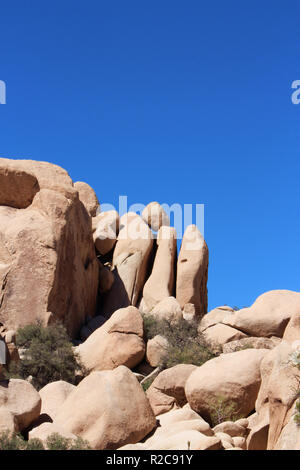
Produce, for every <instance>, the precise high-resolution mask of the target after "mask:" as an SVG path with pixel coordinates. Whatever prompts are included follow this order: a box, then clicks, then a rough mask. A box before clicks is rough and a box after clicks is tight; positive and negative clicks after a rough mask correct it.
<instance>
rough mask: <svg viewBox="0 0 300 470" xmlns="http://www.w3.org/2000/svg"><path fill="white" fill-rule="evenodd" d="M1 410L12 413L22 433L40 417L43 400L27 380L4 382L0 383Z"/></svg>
mask: <svg viewBox="0 0 300 470" xmlns="http://www.w3.org/2000/svg"><path fill="white" fill-rule="evenodd" d="M0 408H2V409H4V410H7V411H9V412H10V413H12V415H13V416H14V417H15V420H16V425H17V427H18V429H19V430H20V431H22V430H23V429H26V428H27V427H28V426H29V425H30V424H31V423H33V422H34V421H35V420H36V419H37V418H38V417H39V415H40V410H41V398H40V396H39V394H38V392H37V391H36V390H35V389H34V388H33V386H32V385H31V384H30V383H28V382H27V381H26V380H20V379H10V380H4V381H2V382H0Z"/></svg>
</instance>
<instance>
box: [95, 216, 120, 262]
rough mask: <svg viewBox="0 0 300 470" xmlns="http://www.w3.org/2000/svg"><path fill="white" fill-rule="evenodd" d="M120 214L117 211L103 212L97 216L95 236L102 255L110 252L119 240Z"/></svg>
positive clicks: (98, 249) (96, 244)
mask: <svg viewBox="0 0 300 470" xmlns="http://www.w3.org/2000/svg"><path fill="white" fill-rule="evenodd" d="M119 223H120V219H119V214H118V212H117V211H107V212H102V213H101V214H99V215H98V216H97V222H96V230H95V231H94V234H93V238H94V243H95V246H96V248H97V251H98V252H99V253H100V255H106V254H107V253H109V252H110V251H111V250H112V249H113V247H114V246H115V244H116V242H117V236H118V232H119Z"/></svg>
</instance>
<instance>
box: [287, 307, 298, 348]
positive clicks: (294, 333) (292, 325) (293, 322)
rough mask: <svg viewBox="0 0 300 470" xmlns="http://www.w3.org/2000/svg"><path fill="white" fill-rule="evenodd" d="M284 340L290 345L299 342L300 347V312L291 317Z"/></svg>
mask: <svg viewBox="0 0 300 470" xmlns="http://www.w3.org/2000/svg"><path fill="white" fill-rule="evenodd" d="M283 339H284V340H285V341H287V342H288V343H290V344H292V343H294V341H298V342H299V345H300V310H299V311H296V312H295V313H294V314H293V316H292V317H291V319H290V321H289V323H288V326H287V327H286V329H285V331H284V335H283Z"/></svg>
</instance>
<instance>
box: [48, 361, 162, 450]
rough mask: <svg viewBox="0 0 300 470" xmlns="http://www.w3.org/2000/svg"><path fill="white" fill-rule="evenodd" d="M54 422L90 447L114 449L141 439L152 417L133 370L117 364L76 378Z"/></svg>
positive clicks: (150, 429) (153, 422) (152, 426)
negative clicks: (82, 377) (111, 367)
mask: <svg viewBox="0 0 300 470" xmlns="http://www.w3.org/2000/svg"><path fill="white" fill-rule="evenodd" d="M99 397H101V399H99ZM133 398H134V399H133ZM54 423H55V424H57V425H59V426H62V427H63V428H64V429H65V431H67V432H71V433H73V434H76V435H77V436H79V437H81V438H83V439H85V440H88V441H89V442H90V445H91V446H92V448H93V449H118V448H119V447H122V446H124V445H126V444H135V443H137V442H139V441H140V440H142V439H143V438H144V437H145V436H146V435H147V434H149V433H150V432H151V431H152V430H153V428H154V427H155V425H156V419H155V417H154V414H153V412H152V410H151V407H150V405H149V402H148V400H147V398H146V395H145V393H144V392H143V389H142V387H141V386H140V384H139V383H138V381H137V379H136V378H135V376H134V374H133V373H132V372H131V371H130V370H129V369H127V368H126V367H123V366H121V367H118V368H117V369H115V370H113V371H103V372H93V373H92V374H90V375H89V376H88V377H86V378H85V379H84V380H83V381H82V382H80V384H79V385H78V386H77V387H76V389H75V390H74V391H73V392H72V393H71V394H70V395H69V396H68V398H67V399H66V401H65V402H64V403H63V405H62V407H61V408H60V411H59V413H58V414H57V415H56V418H55V420H54Z"/></svg>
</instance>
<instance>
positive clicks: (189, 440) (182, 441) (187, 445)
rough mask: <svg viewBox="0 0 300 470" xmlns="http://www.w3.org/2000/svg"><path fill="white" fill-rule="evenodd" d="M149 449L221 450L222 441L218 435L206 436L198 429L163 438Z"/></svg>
mask: <svg viewBox="0 0 300 470" xmlns="http://www.w3.org/2000/svg"><path fill="white" fill-rule="evenodd" d="M148 449H149V450H219V449H221V441H220V439H219V438H218V437H214V436H210V437H208V436H205V435H204V434H201V433H200V432H198V431H181V432H179V433H178V434H175V435H171V436H168V437H165V438H161V439H159V440H157V441H155V443H154V444H153V445H151V446H149V447H148Z"/></svg>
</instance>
